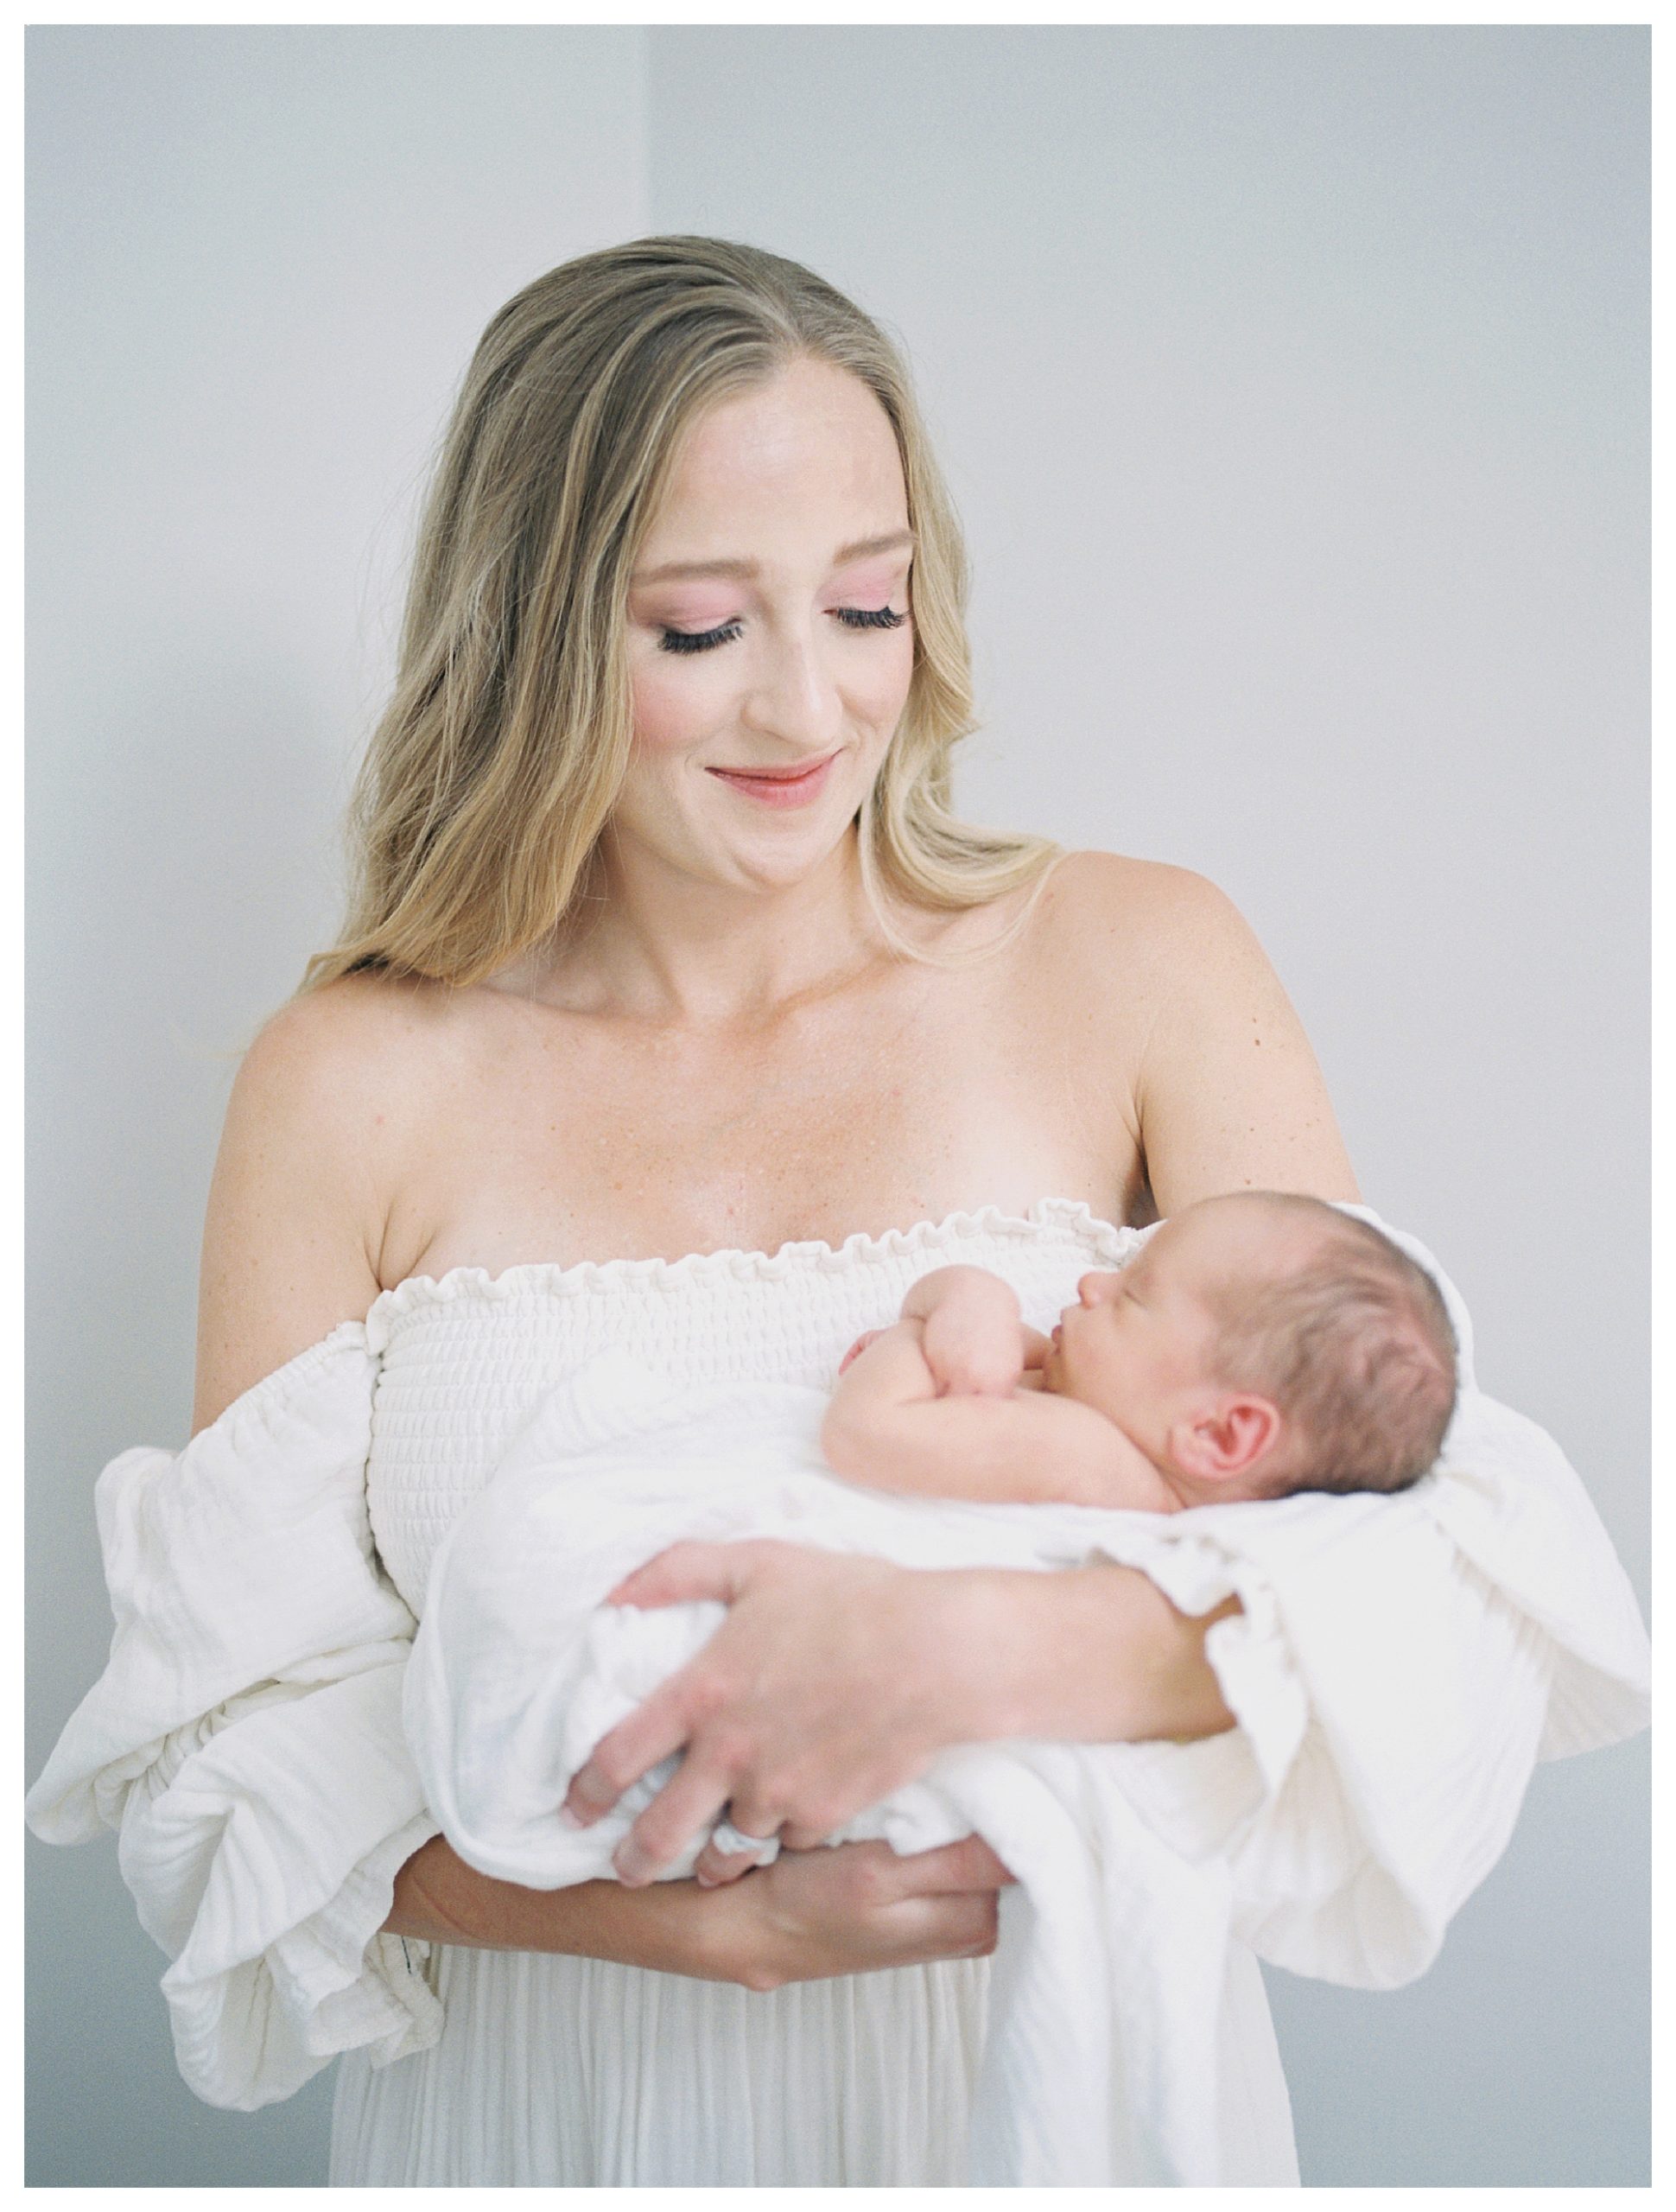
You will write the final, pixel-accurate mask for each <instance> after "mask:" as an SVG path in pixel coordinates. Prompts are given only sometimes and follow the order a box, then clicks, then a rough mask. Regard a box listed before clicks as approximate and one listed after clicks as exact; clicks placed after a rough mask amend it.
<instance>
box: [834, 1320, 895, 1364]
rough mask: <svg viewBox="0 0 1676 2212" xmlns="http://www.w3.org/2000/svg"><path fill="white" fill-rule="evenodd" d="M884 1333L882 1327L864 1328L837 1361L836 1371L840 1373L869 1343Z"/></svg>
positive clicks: (856, 1358) (857, 1357)
mask: <svg viewBox="0 0 1676 2212" xmlns="http://www.w3.org/2000/svg"><path fill="white" fill-rule="evenodd" d="M884 1333H885V1332H884V1331H883V1330H882V1329H864V1330H863V1331H862V1332H861V1334H860V1336H859V1337H858V1338H856V1339H855V1342H854V1344H852V1345H851V1346H850V1348H849V1350H848V1351H847V1352H846V1353H845V1354H844V1356H843V1357H842V1358H841V1360H840V1361H839V1363H838V1372H839V1373H840V1374H842V1373H843V1372H844V1370H845V1369H846V1368H847V1367H848V1366H849V1365H850V1364H851V1363H852V1362H854V1361H855V1360H858V1359H860V1357H861V1355H862V1353H863V1352H864V1351H866V1350H867V1346H868V1345H869V1344H873V1343H875V1342H876V1341H877V1340H878V1338H880V1337H882V1336H883V1335H884Z"/></svg>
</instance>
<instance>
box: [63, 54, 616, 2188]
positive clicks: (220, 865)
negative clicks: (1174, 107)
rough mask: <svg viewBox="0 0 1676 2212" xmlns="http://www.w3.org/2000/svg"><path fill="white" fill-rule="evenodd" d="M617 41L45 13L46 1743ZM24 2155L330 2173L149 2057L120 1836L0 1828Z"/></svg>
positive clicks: (585, 153) (597, 236)
mask: <svg viewBox="0 0 1676 2212" xmlns="http://www.w3.org/2000/svg"><path fill="white" fill-rule="evenodd" d="M643 57H644V32H643V31H641V30H639V29H620V30H619V29H571V30H564V31H549V30H518V29H494V30H488V31H474V30H457V29H439V30H430V29H388V30H386V29H315V28H311V29H300V30H298V29H203V30H200V29H167V28H159V27H149V28H145V29H132V30H129V29H54V30H35V31H32V32H31V33H30V34H29V223H30V296H29V336H30V357H29V389H30V397H31V461H30V516H29V523H30V556H31V567H32V577H31V582H32V591H31V602H30V605H31V620H30V626H29V655H30V658H29V667H30V679H31V680H30V697H29V720H30V739H31V743H30V750H29V800H30V829H31V843H32V851H31V868H30V886H31V913H30V937H29V976H30V1012H31V1033H32V1034H31V1102H30V1103H31V1108H32V1115H31V1119H32V1125H33V1135H34V1141H33V1145H32V1150H31V1162H30V1219H31V1244H30V1268H29V1313H30V1325H31V1337H30V1351H31V1360H30V1394H29V1395H30V1404H29V1428H30V1438H29V1547H28V1549H29V1586H30V1594H31V1604H30V1644H29V1661H30V1677H29V1681H30V1692H29V1729H30V1733H29V1770H30V1773H31V1775H33V1774H34V1773H35V1772H36V1771H38V1770H39V1767H40V1764H41V1761H42V1760H43V1759H44V1758H45V1757H46V1754H47V1751H48V1749H49V1748H50V1746H51V1744H52V1740H53V1738H54V1735H55V1734H56V1732H57V1730H58V1729H59V1727H60V1726H61V1725H62V1722H63V1720H64V1719H65V1716H66V1715H67V1713H68V1712H69V1710H70V1707H72V1705H73V1703H74V1701H75V1700H76V1699H77V1698H78V1697H79V1695H80V1694H81V1693H82V1691H83V1690H84V1689H86V1687H87V1686H88V1684H89V1683H90V1682H91V1681H92V1680H93V1678H94V1676H95V1675H97V1674H98V1670H99V1669H100V1667H101V1666H102V1664H103V1663H104V1656H105V1646H106V1643H107V1642H108V1640H109V1636H110V1618H109V1611H108V1608H107V1607H106V1606H105V1604H104V1603H103V1601H102V1600H101V1599H100V1597H99V1594H98V1593H99V1590H100V1584H101V1576H100V1571H99V1560H98V1544H97V1541H96V1540H95V1536H94V1530H93V1519H92V1482H93V1478H94V1477H95V1476H96V1475H97V1473H98V1470H99V1468H100V1466H101V1465H103V1464H104V1462H105V1460H106V1459H109V1458H110V1457H111V1455H112V1454H113V1453H114V1452H117V1451H119V1450H121V1449H123V1448H124V1446H127V1445H130V1444H134V1443H138V1442H146V1441H149V1442H154V1443H159V1444H173V1443H178V1442H179V1441H180V1440H181V1439H182V1438H184V1436H185V1435H186V1433H187V1428H188V1427H189V1425H190V1419H191V1405H192V1364H193V1349H194V1303H195V1298H196V1278H197V1267H198V1241H199V1234H200V1227H201V1224H202V1219H203V1206H204V1199H205V1195H206V1190H207V1186H208V1181H209V1173H210V1167H211V1164H212V1161H213V1157H214V1152H215V1144H216V1140H217V1136H218V1135H219V1128H220V1122H221V1116H222V1113H223V1110H224V1109H225V1102H226V1091H227V1085H228V1084H229V1082H230V1080H231V1077H232V1061H231V1059H230V1058H226V1057H225V1055H226V1054H227V1053H228V1052H230V1051H231V1050H232V1049H233V1048H236V1047H237V1046H238V1045H239V1044H240V1043H242V1042H243V1041H244V1038H245V1037H246V1036H247V1035H248V1033H249V1032H250V1031H251V1029H252V1028H253V1027H255V1026H256V1024H257V1022H258V1021H259V1020H261V1019H262V1018H263V1016H265V1015H266V1014H268V1013H269V1012H270V1011H271V1009H272V1008H273V1007H274V1006H275V1005H276V1004H277V1002H278V1001H280V1000H281V999H283V997H284V996H285V995H286V994H287V993H288V992H289V990H290V989H291V988H293V986H294V985H295V982H297V981H298V979H299V977H300V976H301V974H302V964H303V963H304V961H305V960H306V959H307V957H308V955H309V953H311V952H313V951H314V950H318V949H319V948H320V947H321V946H322V945H323V944H327V942H329V940H330V938H331V937H332V936H333V933H334V924H335V922H336V919H337V916H338V909H339V889H338V868H337V858H338V855H337V842H336V840H337V829H338V818H339V816H340V812H341V809H342V805H343V802H344V800H345V798H346V796H347V791H348V784H349V778H350V773H351V771H352V764H353V760H354V756H355V754H356V752H357V749H358V747H359V743H360V741H362V739H363V738H364V737H365V731H366V728H367V726H368V721H369V717H370V715H371V712H373V711H374V710H375V709H376V705H377V702H378V696H379V693H380V691H381V690H382V689H383V687H384V683H385V681H386V675H387V671H388V668H389V665H390V641H391V638H392V635H393V627H394V621H395V618H396V615H397V612H398V602H399V586H400V579H401V571H402V567H403V553H404V550H405V543H406V533H407V530H408V527H409V522H410V519H411V510H412V505H413V500H414V495H415V493H416V489H417V487H418V484H419V482H420V480H421V479H422V474H423V471H424V466H425V462H426V460H427V458H428V455H429V452H430V450H431V448H432V444H433V442H434V440H435V437H436V435H437V434H438V432H439V431H440V429H441V423H442V421H443V419H444V417H445V416H446V413H447V410H448V403H449V400H450V397H451V396H452V393H453V391H454V386H455V385H456V383H457V381H458V379H459V378H460V374H461V372H463V370H464V368H465V365H466V362H467V358H468V356H469V354H470V353H471V350H472V347H473V345H474V344H475V343H476V340H477V337H478V334H479V331H480V330H481V328H482V327H483V325H484V323H485V322H486V321H487V320H488V317H489V316H490V315H492V313H493V311H494V309H495V308H497V307H498V306H499V305H500V303H501V302H502V301H503V300H504V299H505V298H506V297H507V296H509V295H510V294H511V292H513V291H515V290H516V289H517V287H518V286H519V285H520V284H523V283H526V282H527V281H528V280H529V279H530V277H534V276H536V275H538V274H539V273H540V271H541V270H543V269H546V268H549V267H551V266H552V264H554V263H555V262H559V261H563V260H567V259H568V258H569V257H570V256H572V255H573V254H577V253H583V252H587V251H590V250H591V249H592V248H594V247H596V246H600V245H610V244H612V243H613V242H614V241H615V240H617V239H619V238H631V237H634V236H636V235H637V234H638V233H639V232H643V231H644V229H645V227H646V220H645V212H646V211H645V196H644V114H643V106H642V96H643V92H644V59H643ZM29 1878H30V1885H31V1897H32V1911H31V1931H32V1942H31V1958H30V1980H29V2086H30V2114H29V2118H30V2179H31V2181H32V2182H34V2183H37V2184H41V2185H51V2184H63V2183H125V2184H129V2185H136V2184H140V2183H157V2184H162V2183H173V2184H187V2185H191V2184H201V2183H251V2184H260V2183H279V2182H287V2181H290V2182H302V2183H308V2182H318V2181H323V2180H324V2178H325V2171H326V2164H325V2160H326V2152H325V2145H326V2130H327V2113H328V2110H329V2104H330V2091H331V2078H330V2075H329V2074H328V2075H321V2076H318V2077H316V2080H315V2081H314V2082H313V2083H311V2084H310V2085H309V2087H308V2089H307V2090H305V2091H304V2092H303V2094H302V2095H301V2096H300V2097H298V2098H296V2099H295V2100H294V2101H292V2102H290V2103H289V2104H286V2105H283V2106H280V2107H276V2108H274V2109H273V2110H271V2111H269V2112H267V2113H260V2114H257V2115H256V2116H254V2117H251V2118H245V2117H244V2116H242V2115H239V2114H234V2113H217V2112H213V2111H211V2110H209V2109H208V2108H207V2107H204V2106H201V2105H200V2104H199V2103H197V2101H195V2100H194V2098H193V2097H192V2095H191V2094H189V2093H188V2091H187V2089H186V2088H183V2087H182V2085H181V2082H180V2080H179V2077H178V2075H176V2073H175V2066H174V2060H173V2056H172V2054H171V2052H170V2049H169V2044H168V2025H167V2022H166V2018H165V2014H164V2008H163V2004H162V1999H161V1997H160V1996H159V1995H158V1993H157V1980H158V1976H159V1974H160V1973H161V1972H162V1967H163V1965H164V1963H165V1962H164V1961H163V1959H162V1955H160V1954H159V1953H158V1951H157V1950H156V1948H154V1946H153V1945H152V1943H151V1942H150V1941H149V1938H148V1937H147V1936H144V1935H143V1934H142V1933H141V1931H140V1929H139V1927H138V1925H137V1923H136V1921H135V1917H134V1911H133V1907H132V1905H131V1904H130V1901H129V1898H128V1896H127V1893H126V1891H124V1889H123V1888H122V1886H121V1884H120V1881H119V1879H118V1877H117V1871H116V1863H115V1855H114V1852H113V1851H112V1850H111V1847H109V1846H97V1847H90V1848H88V1849H86V1850H84V1851H75V1852H63V1851H52V1850H48V1849H47V1848H45V1847H42V1846H40V1845H37V1844H35V1842H34V1841H33V1840H31V1841H30V1845H29Z"/></svg>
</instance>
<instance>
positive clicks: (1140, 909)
mask: <svg viewBox="0 0 1676 2212" xmlns="http://www.w3.org/2000/svg"><path fill="white" fill-rule="evenodd" d="M1041 912H1042V915H1043V918H1044V921H1046V922H1048V923H1049V924H1050V925H1051V926H1053V927H1055V928H1057V930H1059V931H1061V932H1062V933H1063V934H1065V935H1067V936H1069V937H1072V938H1081V939H1085V940H1087V941H1088V942H1089V943H1090V944H1100V945H1102V946H1104V947H1105V948H1106V949H1108V950H1109V949H1110V947H1111V945H1112V944H1113V942H1114V940H1118V941H1121V943H1122V944H1124V945H1125V946H1135V947H1139V946H1142V945H1152V946H1155V947H1157V948H1158V949H1159V950H1165V949H1166V948H1174V949H1176V950H1186V949H1189V948H1190V947H1191V946H1193V945H1194V944H1202V943H1203V942H1204V941H1205V940H1207V939H1209V938H1214V937H1216V935H1217V934H1218V933H1219V932H1221V931H1226V930H1227V929H1228V926H1229V925H1230V923H1231V922H1234V921H1237V920H1238V918H1239V917H1238V909H1237V908H1236V907H1235V905H1234V902H1233V900H1232V899H1229V898H1228V894H1227V893H1225V892H1223V891H1222V890H1220V889H1218V887H1217V886H1216V884H1214V883H1213V882H1212V881H1211V880H1210V879H1209V877H1208V876H1204V875H1200V874H1197V871H1196V870H1194V869H1192V868H1178V867H1177V866H1176V865H1175V864H1174V863H1173V862H1171V861H1148V860H1137V859H1133V858H1132V857H1131V856H1130V855H1127V854H1124V853H1106V852H1098V851H1095V850H1094V849H1082V850H1078V851H1075V852H1068V853H1066V854H1065V855H1063V857H1062V858H1061V859H1060V860H1059V861H1057V864H1056V865H1055V867H1054V868H1053V869H1052V872H1051V874H1050V876H1049V878H1048V881H1047V885H1046V887H1045V888H1044V891H1043V893H1042V899H1041Z"/></svg>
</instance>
